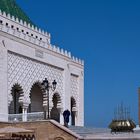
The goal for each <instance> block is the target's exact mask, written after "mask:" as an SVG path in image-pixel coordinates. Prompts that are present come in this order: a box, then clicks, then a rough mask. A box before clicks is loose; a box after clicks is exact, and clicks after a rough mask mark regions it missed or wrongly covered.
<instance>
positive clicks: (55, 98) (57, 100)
mask: <svg viewBox="0 0 140 140" xmlns="http://www.w3.org/2000/svg"><path fill="white" fill-rule="evenodd" d="M52 101H53V107H52V109H51V112H50V115H51V119H53V120H56V121H57V122H60V110H59V109H58V104H59V103H60V102H61V99H60V96H59V94H58V93H55V94H54V95H53V99H52Z"/></svg>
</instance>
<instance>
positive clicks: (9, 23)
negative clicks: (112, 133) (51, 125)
mask: <svg viewBox="0 0 140 140" xmlns="http://www.w3.org/2000/svg"><path fill="white" fill-rule="evenodd" d="M2 1H3V3H2ZM4 1H5V2H4ZM6 1H11V5H12V2H13V0H1V3H2V4H3V6H4V5H6V4H7V3H6ZM11 5H10V4H9V5H7V6H11ZM14 6H15V7H14V8H17V7H18V5H17V4H16V2H15V3H14ZM9 8H10V7H9ZM0 9H1V10H0V121H9V119H16V120H17V121H20V119H21V120H22V121H28V119H31V118H32V119H34V118H37V119H41V117H42V114H43V113H44V110H46V109H47V105H48V103H47V101H48V99H47V98H48V96H47V94H46V91H45V90H44V89H43V87H42V84H41V83H42V82H43V80H44V79H45V78H47V79H48V81H49V82H50V83H52V82H53V80H56V82H57V85H56V89H55V91H52V90H50V91H49V113H50V117H51V118H52V119H56V120H57V121H59V122H60V123H62V124H63V111H64V110H66V109H68V110H70V112H71V117H70V124H72V125H77V126H83V125H84V62H83V60H81V59H78V58H76V57H74V56H72V55H71V52H68V51H66V50H63V49H62V48H59V47H57V46H55V45H52V44H51V36H50V34H49V33H47V32H45V31H43V30H41V29H40V28H38V27H36V26H35V25H34V24H32V23H31V22H29V21H28V20H26V18H24V19H25V20H24V19H23V18H22V17H23V16H21V17H20V16H19V15H16V14H14V15H12V13H11V12H7V10H5V11H4V8H3V7H2V6H0ZM13 10H14V9H13ZM18 10H21V9H18ZM20 12H22V11H20ZM23 14H24V13H23ZM25 16H26V15H25ZM18 119H19V120H18Z"/></svg>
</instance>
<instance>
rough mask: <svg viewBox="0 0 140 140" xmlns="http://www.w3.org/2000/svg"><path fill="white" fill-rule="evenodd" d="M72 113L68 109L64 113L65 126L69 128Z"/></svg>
mask: <svg viewBox="0 0 140 140" xmlns="http://www.w3.org/2000/svg"><path fill="white" fill-rule="evenodd" d="M69 116H70V111H69V110H68V109H67V110H65V111H64V112H63V117H64V126H66V127H68V123H69Z"/></svg>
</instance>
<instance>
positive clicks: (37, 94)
mask: <svg viewBox="0 0 140 140" xmlns="http://www.w3.org/2000/svg"><path fill="white" fill-rule="evenodd" d="M30 99H31V104H30V105H29V110H28V112H30V113H31V112H43V111H44V110H43V92H42V86H41V83H39V82H37V83H35V84H34V85H33V86H32V88H31V92H30Z"/></svg>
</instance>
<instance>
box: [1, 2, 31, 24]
mask: <svg viewBox="0 0 140 140" xmlns="http://www.w3.org/2000/svg"><path fill="white" fill-rule="evenodd" d="M0 10H1V11H2V12H5V13H6V14H10V15H12V16H14V17H16V18H18V19H21V20H23V21H26V22H27V23H30V24H31V25H34V24H33V23H32V21H31V20H30V18H29V17H28V16H27V15H26V14H25V13H24V11H22V9H21V8H20V7H19V6H18V5H17V3H16V0H0Z"/></svg>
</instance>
